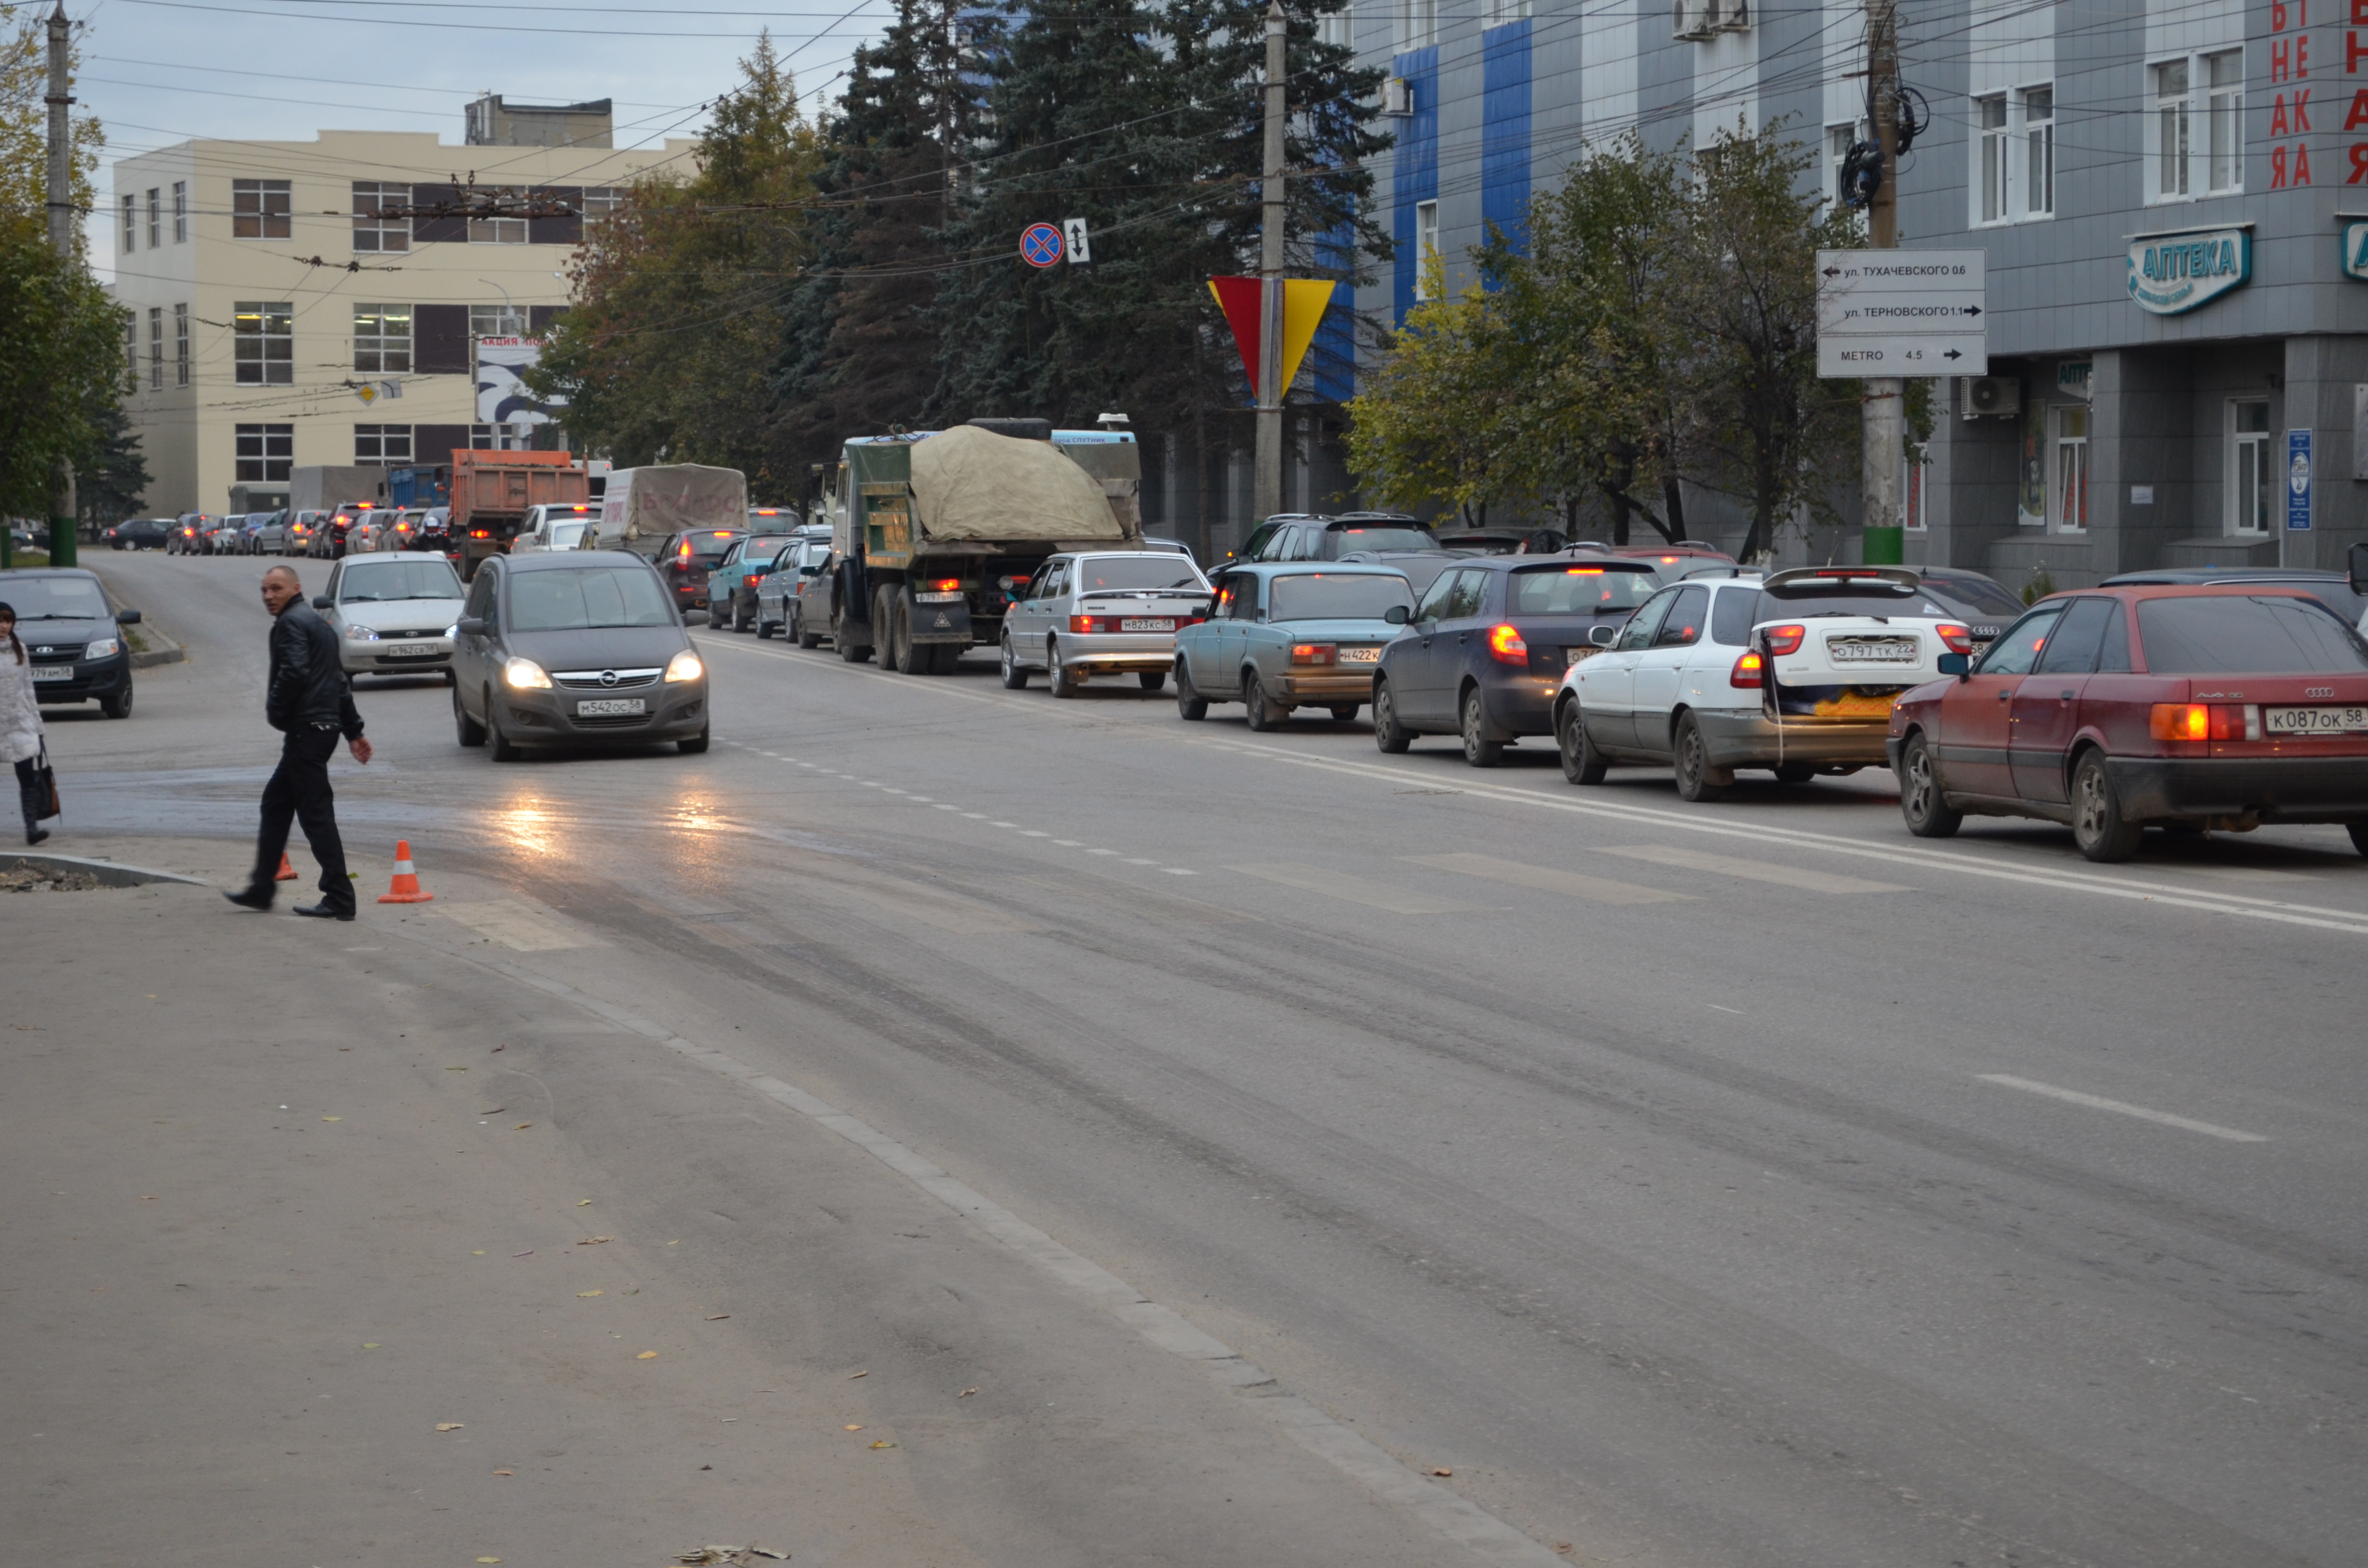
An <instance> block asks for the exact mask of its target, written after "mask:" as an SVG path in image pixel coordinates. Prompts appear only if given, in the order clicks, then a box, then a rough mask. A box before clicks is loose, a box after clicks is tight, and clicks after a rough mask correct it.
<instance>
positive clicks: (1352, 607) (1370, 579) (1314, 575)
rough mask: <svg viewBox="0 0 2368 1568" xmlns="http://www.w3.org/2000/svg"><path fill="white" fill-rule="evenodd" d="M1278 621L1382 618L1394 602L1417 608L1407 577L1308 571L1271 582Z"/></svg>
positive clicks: (1270, 596)
mask: <svg viewBox="0 0 2368 1568" xmlns="http://www.w3.org/2000/svg"><path fill="white" fill-rule="evenodd" d="M1267 596H1268V600H1269V609H1268V612H1267V613H1268V615H1269V617H1270V618H1271V619H1275V620H1379V619H1382V617H1383V615H1384V614H1386V613H1387V612H1388V610H1389V608H1390V607H1391V606H1392V605H1404V606H1405V607H1406V608H1408V609H1412V608H1414V592H1413V590H1412V589H1410V588H1408V587H1407V586H1406V579H1405V578H1403V577H1391V576H1385V575H1383V574H1381V573H1379V572H1307V573H1301V574H1293V575H1292V576H1288V577H1277V578H1275V579H1274V581H1272V582H1271V583H1269V584H1268V585H1267Z"/></svg>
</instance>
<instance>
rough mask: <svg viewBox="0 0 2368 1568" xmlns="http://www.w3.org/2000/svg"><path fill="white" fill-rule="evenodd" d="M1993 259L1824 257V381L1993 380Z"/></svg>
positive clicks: (1926, 254) (1964, 253)
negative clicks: (1988, 266) (1989, 277)
mask: <svg viewBox="0 0 2368 1568" xmlns="http://www.w3.org/2000/svg"><path fill="white" fill-rule="evenodd" d="M1985 259H1986V257H1985V253H1984V252H1981V251H1977V250H1895V251H1867V250H1821V251H1819V252H1818V253H1817V374H1819V375H1820V376H1987V375H1988V374H1989V369H1990V358H1989V333H1988V329H1987V325H1986V324H1985V319H1984V318H1985V315H1986V313H1987V311H1988V309H1989V304H1988V290H1987V282H1986V278H1985V275H1984V262H1985Z"/></svg>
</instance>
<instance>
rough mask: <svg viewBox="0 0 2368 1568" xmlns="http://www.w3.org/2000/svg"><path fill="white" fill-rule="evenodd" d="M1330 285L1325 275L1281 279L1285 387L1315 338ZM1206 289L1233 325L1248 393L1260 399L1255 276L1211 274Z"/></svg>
mask: <svg viewBox="0 0 2368 1568" xmlns="http://www.w3.org/2000/svg"><path fill="white" fill-rule="evenodd" d="M1334 287H1335V285H1334V284H1333V283H1332V282H1331V280H1329V279H1327V278H1284V279H1283V283H1282V384H1283V385H1284V386H1286V387H1288V386H1290V385H1291V383H1292V379H1293V378H1294V377H1296V376H1297V375H1298V374H1299V362H1300V361H1301V360H1302V359H1304V358H1307V346H1308V345H1309V344H1311V343H1314V342H1315V329H1316V328H1317V327H1318V326H1321V325H1322V324H1323V323H1324V312H1326V310H1327V309H1329V308H1330V307H1331V304H1332V290H1333V289H1334ZM1209 292H1210V293H1212V294H1214V295H1215V296H1216V297H1217V308H1218V309H1219V310H1222V311H1224V312H1225V321H1226V324H1228V325H1230V326H1231V327H1232V328H1233V329H1234V347H1236V348H1239V349H1240V350H1241V351H1242V369H1244V370H1247V372H1249V378H1250V396H1251V397H1252V398H1253V399H1254V400H1256V401H1258V402H1264V401H1265V395H1264V394H1265V389H1264V388H1263V387H1261V386H1260V385H1259V384H1258V295H1259V287H1258V279H1257V278H1210V279H1209Z"/></svg>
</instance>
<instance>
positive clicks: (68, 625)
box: [0, 566, 140, 719]
mask: <svg viewBox="0 0 2368 1568" xmlns="http://www.w3.org/2000/svg"><path fill="white" fill-rule="evenodd" d="M0 604H6V605H9V606H11V607H12V608H15V610H16V611H17V641H18V642H22V643H24V644H25V655H26V657H27V658H28V659H30V660H31V661H32V665H33V695H34V698H35V699H36V700H38V701H40V702H45V703H46V702H88V701H90V700H92V699H97V702H98V710H99V711H100V712H102V713H104V714H106V715H107V716H108V718H110V719H127V718H130V717H131V648H130V647H129V646H128V645H127V644H126V642H125V641H124V637H123V633H122V631H120V628H122V627H126V626H130V625H132V624H134V623H135V622H137V621H138V620H139V619H140V612H139V611H138V610H136V609H118V608H115V606H114V604H113V602H112V601H110V600H109V599H108V597H107V590H106V589H105V588H104V587H102V586H101V585H99V581H98V579H97V577H95V576H93V575H92V574H90V573H88V572H85V571H83V570H82V569H81V568H79V567H74V566H55V567H33V568H29V569H28V570H25V571H22V572H0Z"/></svg>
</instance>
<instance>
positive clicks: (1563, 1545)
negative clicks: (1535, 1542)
mask: <svg viewBox="0 0 2368 1568" xmlns="http://www.w3.org/2000/svg"><path fill="white" fill-rule="evenodd" d="M1554 1550H1555V1551H1561V1552H1568V1551H1570V1550H1571V1545H1570V1542H1568V1541H1566V1540H1558V1541H1556V1542H1554Z"/></svg>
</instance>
